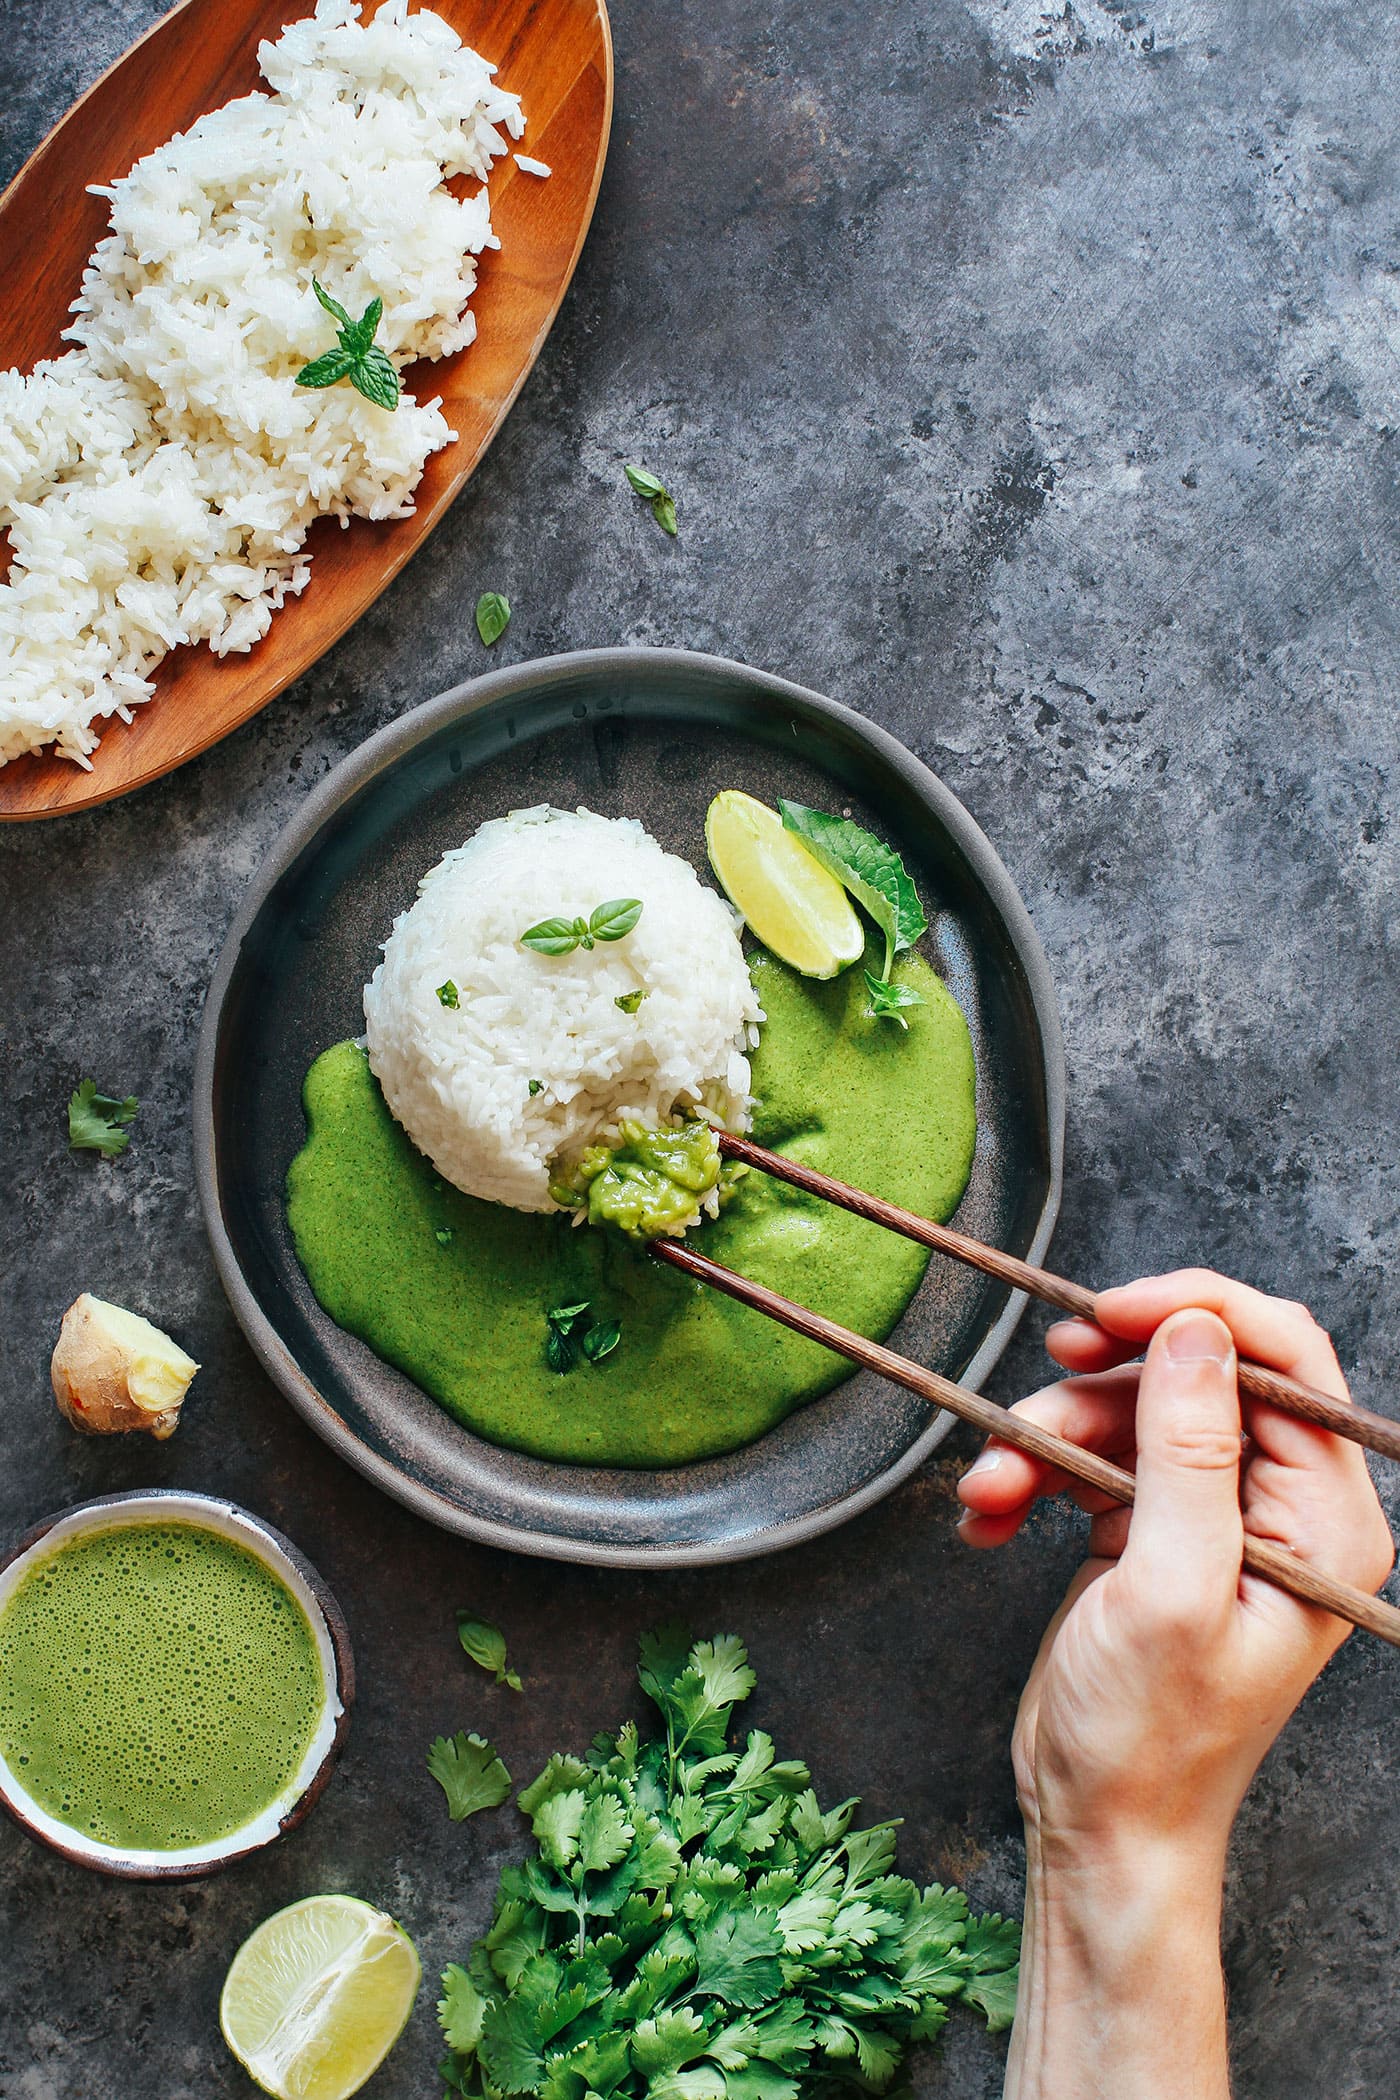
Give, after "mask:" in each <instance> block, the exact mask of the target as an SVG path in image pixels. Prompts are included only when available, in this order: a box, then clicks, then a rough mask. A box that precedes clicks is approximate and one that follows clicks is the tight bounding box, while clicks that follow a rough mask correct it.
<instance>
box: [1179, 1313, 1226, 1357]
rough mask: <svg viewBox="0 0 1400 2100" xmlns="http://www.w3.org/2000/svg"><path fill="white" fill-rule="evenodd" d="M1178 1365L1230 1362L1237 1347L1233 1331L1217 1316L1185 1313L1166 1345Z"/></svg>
mask: <svg viewBox="0 0 1400 2100" xmlns="http://www.w3.org/2000/svg"><path fill="white" fill-rule="evenodd" d="M1163 1347H1164V1348H1165V1350H1166V1353H1167V1356H1168V1358H1169V1360H1170V1361H1171V1362H1172V1363H1174V1364H1219V1365H1220V1366H1221V1367H1222V1369H1223V1367H1224V1366H1225V1365H1226V1364H1227V1363H1228V1362H1229V1361H1230V1356H1231V1353H1232V1351H1233V1349H1234V1343H1233V1342H1232V1341H1231V1339H1230V1330H1229V1328H1228V1327H1227V1326H1226V1325H1225V1323H1224V1321H1223V1320H1217V1319H1216V1317H1215V1314H1214V1313H1208V1312H1188V1313H1181V1314H1179V1315H1178V1317H1177V1318H1176V1319H1174V1320H1173V1321H1172V1322H1171V1323H1170V1324H1169V1326H1168V1328H1167V1333H1166V1340H1165V1342H1164V1344H1163Z"/></svg>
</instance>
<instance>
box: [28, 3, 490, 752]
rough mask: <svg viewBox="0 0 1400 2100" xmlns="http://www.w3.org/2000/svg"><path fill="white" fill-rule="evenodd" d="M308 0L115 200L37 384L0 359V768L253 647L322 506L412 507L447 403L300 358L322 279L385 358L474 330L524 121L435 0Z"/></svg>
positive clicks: (70, 748)
mask: <svg viewBox="0 0 1400 2100" xmlns="http://www.w3.org/2000/svg"><path fill="white" fill-rule="evenodd" d="M359 16H360V9H359V7H358V6H357V5H355V4H353V0H319V4H318V6H317V8H316V13H315V16H314V18H312V19H308V20H306V21H301V22H293V23H291V24H290V25H289V26H288V27H287V28H286V29H284V30H283V32H282V34H281V36H280V37H279V38H278V39H277V41H276V42H275V43H270V42H269V43H264V44H262V45H261V46H260V48H259V51H258V63H259V66H260V67H261V70H262V74H263V77H264V79H265V80H266V82H267V85H268V88H269V90H270V92H269V93H266V94H262V93H259V94H254V95H246V96H244V97H243V98H242V99H241V100H239V101H236V102H230V103H228V104H227V105H226V106H225V107H224V108H222V109H218V110H215V111H214V112H213V113H212V114H211V115H209V116H205V117H201V118H200V120H199V121H198V123H196V124H195V125H193V126H192V127H191V129H190V130H189V131H187V132H184V133H182V134H180V135H179V136H177V137H176V138H173V139H171V140H170V141H169V143H168V144H167V145H165V146H162V147H161V148H160V149H159V150H158V151H157V152H155V153H151V154H148V155H147V156H146V158H145V159H144V160H141V161H138V162H137V164H136V166H135V167H134V168H132V170H131V172H130V173H129V174H128V175H126V176H124V177H122V179H121V180H120V181H117V182H115V183H113V184H112V186H111V188H110V189H107V190H102V191H101V192H100V194H101V195H103V196H106V197H108V198H110V200H111V228H112V230H111V232H110V234H108V235H107V237H106V238H105V239H104V240H103V241H101V242H100V243H99V245H98V247H97V249H96V251H95V253H94V255H93V257H92V259H91V261H90V263H89V265H88V268H87V271H86V273H85V275H84V278H83V286H82V292H81V295H80V296H79V298H78V299H77V300H76V302H75V303H74V306H73V313H74V316H75V319H74V321H73V324H72V326H71V327H70V328H68V330H67V331H66V334H67V336H68V338H69V339H70V340H71V341H72V342H74V343H75V344H76V345H77V348H76V349H73V350H70V351H69V352H68V353H67V354H66V355H65V356H63V357H59V358H54V359H50V360H46V361H45V362H44V363H42V364H40V365H38V366H37V367H36V368H35V370H34V372H33V373H32V374H30V375H29V376H28V377H27V378H26V377H25V376H23V375H22V374H21V373H19V372H15V371H12V372H5V373H0V530H3V529H5V528H8V530H9V535H10V542H11V546H12V549H13V557H14V558H13V564H12V568H11V573H10V578H9V581H8V583H6V584H3V585H0V764H3V763H5V762H6V761H8V760H9V759H12V758H16V757H18V756H19V755H20V753H22V752H25V751H37V750H39V749H41V748H42V747H44V746H45V745H49V744H52V745H55V746H56V747H57V749H58V751H59V753H61V754H62V756H64V757H65V758H71V759H75V760H77V762H78V763H79V764H80V765H86V764H87V763H88V753H90V752H91V751H92V750H93V749H94V748H95V747H96V745H97V742H98V737H99V734H100V728H101V725H102V724H103V722H105V720H106V719H107V718H109V717H110V716H112V715H114V714H115V715H119V716H121V718H122V719H123V720H124V721H129V720H130V719H131V709H132V708H133V707H135V706H136V705H137V704H138V703H139V702H140V701H143V700H146V699H148V698H149V697H150V694H151V690H152V686H151V673H152V671H153V670H154V669H155V667H156V666H157V665H158V664H159V663H160V661H161V659H162V657H164V656H165V654H166V653H167V651H168V650H170V649H173V648H174V647H175V646H176V645H177V644H179V643H182V642H200V641H202V642H207V643H208V644H209V646H210V648H211V649H213V650H214V652H215V653H216V655H219V656H224V655H227V654H229V653H230V652H231V651H235V650H246V649H251V648H252V646H253V644H254V643H255V642H257V641H258V640H260V639H261V637H262V636H263V635H264V634H265V633H266V632H267V629H268V626H269V624H270V622H271V619H272V615H273V613H274V612H275V611H276V610H277V608H278V607H279V606H280V605H281V604H282V603H283V601H284V599H285V598H286V597H287V596H288V595H289V594H291V593H293V592H297V591H300V590H301V589H302V588H303V587H304V585H305V584H306V582H307V578H308V572H309V563H308V558H307V556H306V554H305V552H304V551H303V546H304V541H305V539H306V534H307V531H308V528H309V527H310V525H311V522H312V520H313V519H314V518H316V517H318V516H319V515H321V514H323V513H326V512H329V513H331V514H332V515H333V516H336V517H339V518H341V519H342V520H348V519H349V518H351V517H364V518H374V519H385V518H401V517H405V516H408V515H409V514H410V513H411V512H412V509H413V492H414V490H415V488H416V487H417V485H418V482H419V479H420V477H421V475H422V472H423V468H424V465H425V463H426V461H427V459H428V457H429V455H430V454H431V453H433V452H436V451H438V450H439V449H440V448H441V447H442V446H444V445H446V444H447V443H449V441H450V440H451V439H452V438H453V437H454V436H455V432H453V431H452V430H450V429H449V428H448V425H447V423H446V421H445V419H444V417H443V415H442V411H441V407H440V405H439V403H438V402H437V401H436V400H434V401H426V402H419V401H415V400H414V399H413V398H412V397H411V396H410V395H408V394H402V395H401V396H400V399H399V403H398V406H397V408H395V409H393V410H389V409H385V408H381V407H378V406H376V405H374V403H372V402H371V401H368V400H366V399H365V398H363V396H362V395H361V394H359V393H358V392H357V391H356V390H355V388H354V387H353V386H352V385H350V384H349V383H348V382H342V383H340V384H336V385H331V386H327V387H325V388H323V389H317V390H313V389H311V388H309V387H298V386H297V385H296V384H295V379H296V375H297V373H298V372H300V371H301V370H302V369H303V368H304V367H305V366H306V365H308V364H309V363H310V362H311V361H312V360H313V359H315V358H317V357H318V356H320V355H321V354H322V353H323V352H325V351H327V350H330V349H332V348H334V346H335V342H336V330H335V326H334V324H333V323H332V322H331V320H330V318H329V317H328V315H327V314H326V313H325V312H324V311H323V309H322V307H321V306H320V304H319V302H318V301H317V298H316V296H315V293H314V291H313V289H312V279H313V277H314V278H317V279H319V281H320V283H321V284H322V285H323V286H324V288H325V290H326V291H327V292H328V293H329V294H330V295H331V296H332V297H333V298H334V299H336V300H338V301H339V303H340V304H341V305H342V306H343V307H345V308H346V309H347V310H348V311H349V313H350V314H351V316H352V318H354V319H356V320H358V319H359V317H360V316H361V315H362V314H363V312H364V311H365V309H366V307H367V306H368V305H369V303H370V301H371V300H372V299H374V298H376V297H377V298H381V299H382V300H383V302H384V313H383V319H382V322H381V324H380V327H379V330H378V333H377V335H376V337H375V341H376V343H378V344H379V345H381V346H382V347H383V348H384V350H385V351H387V352H388V354H389V356H390V357H391V359H392V360H393V362H394V364H395V365H396V366H398V365H400V364H403V363H406V362H408V361H409V360H411V359H413V358H417V357H445V356H447V355H448V354H449V353H450V352H452V351H454V350H459V349H461V348H462V347H463V346H464V345H465V344H467V343H470V342H471V340H472V338H473V336H474V335H475V333H476V324H475V322H474V320H473V318H472V316H471V314H470V313H469V312H467V311H464V309H465V308H466V304H467V300H468V299H469V297H470V296H471V293H472V290H473V287H474V286H475V283H476V263H475V258H476V256H477V255H479V254H480V252H481V250H482V249H483V248H487V247H496V246H499V243H498V242H497V240H496V238H495V236H494V234H493V233H492V231H491V214H490V207H489V203H488V199H487V195H486V191H485V190H484V189H481V190H479V191H477V192H476V194H474V195H472V196H468V197H466V198H464V199H460V200H459V199H458V198H456V197H454V196H453V195H452V193H451V192H450V191H449V190H448V189H447V188H445V187H444V184H445V181H446V178H447V177H449V176H452V175H458V174H466V175H470V176H473V177H475V178H477V179H478V180H481V181H484V180H485V178H486V176H487V174H488V172H489V170H490V167H491V164H492V162H493V160H495V159H497V158H498V157H499V156H501V155H502V154H504V153H505V152H506V151H507V150H508V140H507V138H506V136H505V135H504V134H506V133H508V134H509V136H510V138H519V137H520V135H521V133H522V131H523V129H524V119H523V117H522V115H521V110H520V103H519V100H518V98H517V97H516V96H514V95H510V94H507V93H505V92H504V91H503V90H502V89H501V88H498V87H497V86H496V84H495V81H494V79H493V77H492V75H493V70H494V69H493V68H492V67H491V66H489V65H488V64H487V63H486V61H485V60H484V59H482V58H479V57H478V56H477V54H476V53H475V52H474V51H471V50H468V49H467V48H465V47H464V46H463V45H462V43H461V42H460V40H459V38H458V37H457V35H456V32H455V31H454V30H453V29H451V28H450V27H449V26H448V24H447V23H446V22H444V21H442V20H441V18H440V17H439V16H437V15H434V14H431V13H429V12H428V11H427V10H426V9H423V10H420V11H419V12H418V13H416V14H410V13H409V12H408V8H407V0H385V5H383V6H382V7H381V8H380V10H379V12H378V14H376V15H375V16H374V18H373V19H372V20H371V21H370V22H368V23H363V24H362V23H361V21H360V19H359Z"/></svg>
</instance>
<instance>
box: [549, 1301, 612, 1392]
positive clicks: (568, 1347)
mask: <svg viewBox="0 0 1400 2100" xmlns="http://www.w3.org/2000/svg"><path fill="white" fill-rule="evenodd" d="M545 1319H546V1321H547V1322H548V1328H547V1331H546V1334H545V1338H544V1360H545V1362H546V1363H547V1364H548V1365H549V1368H550V1370H551V1371H557V1372H558V1373H559V1375H560V1377H561V1378H562V1377H563V1376H564V1374H565V1372H567V1371H572V1369H573V1368H574V1365H575V1364H576V1363H577V1362H578V1356H579V1351H580V1349H581V1350H582V1351H583V1354H584V1356H585V1357H586V1358H587V1359H588V1361H589V1363H591V1364H596V1363H598V1362H600V1361H601V1359H602V1358H603V1357H605V1356H610V1355H611V1354H612V1352H613V1350H614V1349H615V1348H616V1347H617V1345H618V1342H619V1341H620V1340H621V1338H622V1323H621V1321H619V1320H598V1321H595V1320H594V1318H593V1310H592V1307H591V1305H590V1303H589V1301H588V1299H587V1298H584V1299H581V1300H580V1302H579V1303H578V1304H577V1305H556V1306H555V1307H554V1309H553V1310H552V1311H551V1312H547V1313H546V1314H545Z"/></svg>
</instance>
